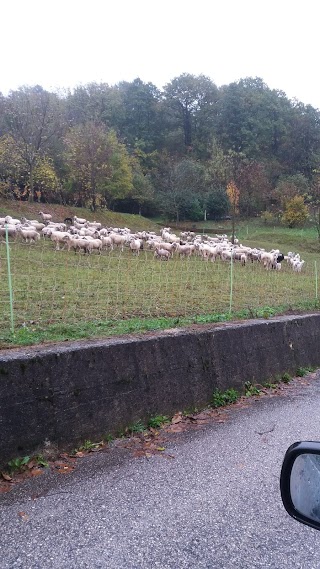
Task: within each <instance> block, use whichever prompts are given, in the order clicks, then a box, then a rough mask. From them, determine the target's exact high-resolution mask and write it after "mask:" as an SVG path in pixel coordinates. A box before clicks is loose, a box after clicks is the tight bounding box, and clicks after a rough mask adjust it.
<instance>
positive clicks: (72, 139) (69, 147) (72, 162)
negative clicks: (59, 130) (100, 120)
mask: <svg viewBox="0 0 320 569" xmlns="http://www.w3.org/2000/svg"><path fill="white" fill-rule="evenodd" d="M65 145H66V154H65V157H66V161H67V164H68V166H69V173H70V178H71V180H72V181H73V182H74V183H75V184H76V186H77V188H78V189H79V190H80V192H82V193H84V195H85V196H86V197H87V198H89V200H90V203H91V207H92V209H93V211H95V209H96V198H97V191H99V190H102V189H104V187H105V184H106V180H107V179H109V178H110V176H111V173H112V166H111V155H112V148H111V144H110V139H109V136H108V131H107V129H106V127H105V126H104V125H103V124H97V123H95V122H93V121H89V122H87V123H85V124H80V125H77V126H74V127H72V128H71V129H70V130H69V132H68V134H67V135H66V137H65Z"/></svg>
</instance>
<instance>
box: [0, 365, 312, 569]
mask: <svg viewBox="0 0 320 569" xmlns="http://www.w3.org/2000/svg"><path fill="white" fill-rule="evenodd" d="M221 417H222V419H221V422H217V421H216V420H215V421H212V422H210V423H209V424H205V425H203V426H202V427H201V426H199V425H198V424H196V428H192V427H190V429H188V430H186V431H185V432H183V433H181V434H170V435H168V439H167V441H166V443H165V444H166V450H165V451H164V452H159V453H158V454H157V455H156V456H153V455H152V456H149V458H145V457H138V458H137V457H135V456H134V453H133V452H132V451H130V450H126V449H123V448H113V449H111V450H108V451H106V452H100V453H92V454H90V455H88V456H86V457H85V458H82V459H79V460H78V462H77V467H76V469H75V471H74V472H72V473H71V474H66V475H61V474H59V473H49V474H48V475H44V476H41V477H37V478H34V479H32V480H27V481H26V482H25V483H23V484H19V485H16V486H15V487H14V489H13V490H12V491H11V492H9V493H6V494H1V495H0V527H1V538H0V567H1V569H13V568H21V569H61V568H62V567H67V568H68V569H82V568H86V569H98V568H99V569H100V568H101V569H102V568H108V569H142V568H143V569H153V568H160V569H184V568H188V569H191V568H196V569H202V568H206V569H215V568H217V569H218V568H219V569H235V568H239V569H240V568H241V569H253V568H258V567H259V568H263V569H267V568H274V569H282V568H285V567H288V568H290V569H299V568H301V569H306V568H308V569H319V568H320V532H317V531H316V530H313V529H311V528H309V527H307V526H304V525H302V524H299V523H297V522H295V521H294V520H293V519H292V518H290V517H289V516H288V514H287V513H286V512H285V510H284V508H283V506H282V503H281V499H280V494H279V474H280V469H281V463H282V459H283V455H284V452H285V450H286V449H287V447H288V446H289V445H290V444H291V443H293V442H294V441H297V440H320V372H319V371H318V372H315V373H314V374H309V375H308V376H305V377H304V378H302V379H299V380H298V379H297V380H294V381H293V382H292V384H290V386H289V388H288V389H287V390H286V391H285V392H284V395H279V396H276V397H268V396H265V397H262V398H259V397H257V398H250V404H249V405H248V406H243V405H241V406H239V407H230V408H229V410H228V411H227V412H226V414H225V415H224V414H222V415H221Z"/></svg>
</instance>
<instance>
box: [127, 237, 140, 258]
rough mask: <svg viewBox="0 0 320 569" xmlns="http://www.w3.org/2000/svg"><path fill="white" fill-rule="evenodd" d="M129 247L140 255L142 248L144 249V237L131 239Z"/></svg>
mask: <svg viewBox="0 0 320 569" xmlns="http://www.w3.org/2000/svg"><path fill="white" fill-rule="evenodd" d="M129 247H130V249H131V251H132V253H135V254H136V255H139V254H140V249H142V247H143V241H142V239H131V240H130V243H129Z"/></svg>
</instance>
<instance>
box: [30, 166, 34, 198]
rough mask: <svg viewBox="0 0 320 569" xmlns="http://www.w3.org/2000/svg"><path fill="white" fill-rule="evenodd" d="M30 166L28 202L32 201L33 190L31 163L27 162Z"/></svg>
mask: <svg viewBox="0 0 320 569" xmlns="http://www.w3.org/2000/svg"><path fill="white" fill-rule="evenodd" d="M29 168H30V191H29V202H33V201H34V190H33V164H29Z"/></svg>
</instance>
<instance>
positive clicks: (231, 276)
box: [229, 251, 233, 314]
mask: <svg viewBox="0 0 320 569" xmlns="http://www.w3.org/2000/svg"><path fill="white" fill-rule="evenodd" d="M232 293H233V251H231V262H230V304H229V314H231V312H232Z"/></svg>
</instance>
